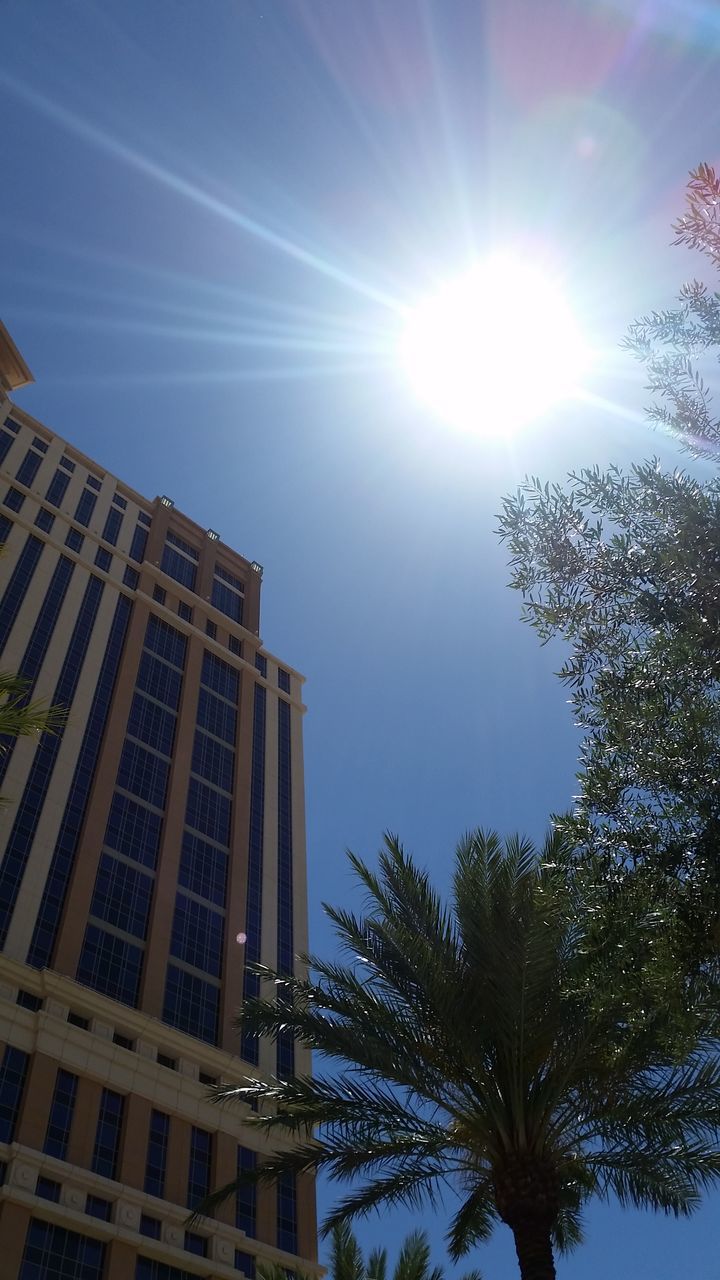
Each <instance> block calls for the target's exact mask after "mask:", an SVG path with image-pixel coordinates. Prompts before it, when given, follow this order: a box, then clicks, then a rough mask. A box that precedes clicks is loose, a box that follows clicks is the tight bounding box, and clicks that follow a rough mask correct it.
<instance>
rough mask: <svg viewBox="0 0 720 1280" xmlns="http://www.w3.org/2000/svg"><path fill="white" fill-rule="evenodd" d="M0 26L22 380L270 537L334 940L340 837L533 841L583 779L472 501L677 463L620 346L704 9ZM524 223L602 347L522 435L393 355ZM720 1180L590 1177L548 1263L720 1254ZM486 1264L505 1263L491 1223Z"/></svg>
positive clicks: (281, 0)
mask: <svg viewBox="0 0 720 1280" xmlns="http://www.w3.org/2000/svg"><path fill="white" fill-rule="evenodd" d="M0 30H1V31H2V48H3V54H2V59H1V61H0V121H1V122H2V123H1V129H2V179H1V185H0V234H1V238H0V246H1V248H0V258H1V260H2V268H3V279H2V294H1V295H0V296H1V309H2V314H3V318H4V320H5V322H6V323H7V324H8V327H9V328H10V330H11V332H12V333H13V335H14V337H15V339H16V341H17V342H18V345H19V346H20V348H21V350H22V352H23V354H24V356H25V357H26V359H27V361H28V363H29V364H30V366H31V368H32V369H33V372H34V374H35V376H36V378H37V384H36V385H35V386H33V387H31V388H28V389H27V390H26V391H23V392H21V393H19V394H18V397H17V398H18V401H19V403H21V404H22V405H23V406H24V407H26V408H27V409H28V410H29V411H30V412H31V413H34V414H35V415H36V416H37V417H39V418H40V419H41V420H42V421H44V422H46V423H47V424H48V426H50V427H52V428H53V429H55V430H57V431H58V432H60V433H61V434H63V435H65V436H67V438H68V439H70V440H71V441H72V442H73V443H74V444H75V445H77V446H78V447H80V448H81V449H83V450H85V451H86V452H87V453H89V454H90V455H91V456H93V457H95V458H97V459H98V460H99V461H100V462H102V463H103V464H104V465H105V466H106V467H108V468H109V469H110V470H112V471H114V472H115V473H117V474H118V475H120V476H122V478H123V479H124V480H126V481H128V482H129V483H131V484H133V485H134V486H135V487H136V488H137V489H139V490H140V491H141V492H143V493H145V494H147V495H149V496H154V495H155V494H156V493H167V494H169V495H170V496H171V497H172V498H174V500H175V502H176V504H177V506H178V507H180V508H181V509H182V510H184V511H186V512H188V514H190V515H191V516H193V517H194V518H195V519H196V520H198V521H199V522H200V523H201V524H202V525H206V526H211V527H213V528H215V529H217V530H219V531H220V534H221V536H222V538H223V540H224V541H226V542H227V543H229V544H230V545H231V546H234V547H236V548H237V549H238V550H240V551H241V552H243V553H244V554H246V555H247V556H248V557H249V558H251V559H257V560H259V561H260V562H261V563H262V564H263V565H264V567H265V579H264V587H263V623H262V635H263V640H264V642H265V644H266V646H267V647H268V648H269V649H270V650H272V651H273V652H276V653H277V654H278V655H280V656H281V657H282V658H283V659H285V660H286V661H287V662H289V663H291V664H292V665H294V666H296V667H297V668H299V669H300V670H301V671H303V672H304V673H305V674H306V675H307V679H308V683H307V686H306V694H307V698H306V700H307V704H308V708H309V711H308V716H307V719H306V738H305V742H306V784H307V805H308V841H309V878H310V902H311V927H312V940H313V943H314V945H315V947H316V948H317V949H324V948H326V947H328V946H329V945H330V940H329V938H328V934H327V931H326V929H325V926H324V923H323V919H322V915H321V910H320V901H321V899H323V898H325V899H329V900H331V901H347V900H348V897H349V895H350V894H351V892H352V890H351V882H350V880H349V877H348V874H347V870H346V866H345V861H344V852H343V851H344V849H345V847H347V846H350V847H352V848H353V849H354V850H356V851H358V852H361V853H364V854H366V855H368V856H373V854H374V852H375V850H376V848H377V845H378V842H379V839H380V836H381V833H382V831H383V829H384V828H390V829H392V830H394V831H398V832H399V833H400V835H401V836H402V838H403V839H404V841H405V842H406V844H407V845H408V847H410V848H412V849H413V850H414V851H415V853H416V855H417V857H418V859H419V860H421V861H422V862H424V863H426V864H427V865H428V866H430V867H431V868H432V869H433V871H434V873H435V874H436V876H437V878H438V880H439V881H440V882H444V881H445V880H446V878H447V872H448V867H449V865H450V856H451V851H452V849H453V846H454V843H455V841H456V839H457V837H458V836H459V835H460V834H461V832H463V831H464V830H465V829H467V828H468V827H469V826H475V825H478V824H481V825H489V826H494V827H497V828H498V829H500V830H501V831H503V832H509V831H513V830H516V829H520V830H524V831H526V832H529V833H530V834H532V835H534V836H538V837H539V836H541V834H542V832H543V830H544V828H545V825H546V822H547V816H548V814H549V813H550V812H552V811H553V810H560V809H563V808H564V807H566V806H567V805H568V804H569V802H570V798H571V796H572V793H573V786H574V777H573V775H574V759H575V749H576V741H575V736H574V732H573V729H572V726H571V721H570V716H569V714H568V709H567V706H566V705H565V697H566V695H565V693H564V691H563V689H562V687H561V686H560V685H559V683H558V682H557V681H556V680H555V679H554V676H553V671H554V669H555V668H556V667H557V666H558V665H559V653H558V651H557V650H555V651H553V649H552V648H546V649H541V648H540V647H539V645H538V644H537V642H536V640H535V637H534V635H533V633H532V632H531V631H530V630H529V629H528V628H526V627H523V626H522V625H521V624H520V622H519V620H518V609H519V601H518V599H517V598H516V597H515V596H514V595H513V593H511V592H510V591H509V590H508V589H507V588H506V585H505V584H506V581H507V577H508V572H507V566H506V564H505V557H504V553H503V550H502V548H501V547H499V545H498V542H497V539H496V537H495V536H494V533H493V529H494V525H495V517H494V513H495V512H496V511H497V510H498V508H499V502H500V497H501V495H502V494H503V493H504V492H506V491H508V490H509V489H511V488H514V487H515V485H516V484H517V483H518V482H519V481H520V479H521V478H522V476H523V475H524V473H526V472H531V473H535V474H540V475H542V476H543V477H547V478H559V477H561V476H562V474H563V473H564V472H565V471H566V470H568V469H569V468H570V467H572V466H577V465H582V464H584V463H592V462H599V463H602V464H605V463H608V462H610V461H615V462H618V463H620V464H627V463H628V462H629V461H631V460H632V459H640V458H642V457H644V456H647V455H648V454H650V453H652V452H660V453H661V454H662V455H663V456H664V458H665V459H666V460H674V454H673V452H672V450H671V449H670V448H669V447H666V446H663V444H662V442H661V441H659V440H658V439H657V438H656V437H653V436H652V435H651V434H650V432H649V430H648V428H647V427H646V426H645V425H644V423H643V420H642V417H641V415H640V414H639V412H638V410H639V409H640V408H641V406H642V404H643V399H644V397H643V392H642V386H641V383H642V378H641V374H640V372H639V370H638V368H637V367H636V366H634V365H633V363H632V362H631V361H630V360H629V358H628V357H626V356H624V355H621V354H620V353H618V352H617V350H616V344H617V341H618V340H619V338H620V337H621V335H622V332H623V330H624V329H625V327H626V325H627V324H628V323H629V321H630V320H631V319H632V318H633V316H634V315H636V314H637V313H638V312H639V311H640V310H642V309H643V308H646V307H650V306H653V305H663V304H665V303H668V302H669V301H670V300H671V297H672V295H673V292H674V290H675V288H676V286H678V285H679V284H680V283H681V281H682V279H683V278H684V276H685V275H687V274H689V273H690V272H691V270H692V261H691V259H690V258H689V257H688V255H687V254H686V253H685V252H684V251H681V250H677V249H675V250H670V249H669V248H668V244H669V241H670V239H671V235H670V227H669V224H670V221H671V219H672V217H673V216H675V215H676V214H677V212H678V211H679V209H680V206H681V201H682V191H683V185H684V181H685V177H686V173H687V171H688V169H689V168H690V167H691V166H693V165H695V164H697V163H698V162H699V161H701V160H708V161H711V162H712V161H716V160H717V159H718V145H719V139H720V128H719V126H720V96H719V95H718V91H717V83H718V81H717V76H718V52H719V51H720V11H719V10H718V8H717V6H716V5H715V4H712V3H708V4H705V3H702V0H694V2H693V3H691V2H690V0H643V2H642V3H641V2H640V0H627V2H626V3H623V0H615V2H612V0H606V2H605V3H602V2H600V0H597V2H594V0H578V2H576V3H573V0H497V2H496V3H494V2H493V0H488V3H482V0H121V2H120V3H119V2H118V0H0ZM517 243H521V244H522V245H524V246H525V249H526V250H528V251H530V252H532V253H542V254H545V253H549V254H551V255H553V256H554V257H555V259H556V260H557V261H558V262H559V263H561V264H562V269H563V271H564V274H565V278H566V287H567V288H569V291H570V294H571V297H572V301H573V304H574V306H575V308H576V310H577V312H578V314H579V315H580V316H581V318H582V323H583V326H584V327H585V328H586V329H587V331H588V332H589V333H590V334H591V335H592V339H593V341H594V342H595V343H596V344H597V345H598V346H600V347H602V348H604V349H605V350H606V352H607V354H606V355H605V356H604V357H603V358H602V359H601V360H600V362H599V364H598V365H597V367H596V370H595V373H594V375H593V379H592V381H591V383H590V384H589V388H588V389H589V391H590V392H591V393H592V395H593V396H594V397H595V399H594V400H593V399H585V400H584V401H582V402H580V403H571V404H568V405H566V406H564V407H563V408H562V409H559V410H556V411H554V412H552V413H549V414H547V415H546V416H545V418H544V419H542V420H541V421H539V422H537V423H535V424H533V426H532V428H531V429H528V430H527V431H526V432H524V433H523V435H522V436H520V437H517V438H516V439H515V440H514V441H513V442H512V443H507V442H503V441H501V440H497V439H493V438H490V439H488V438H480V437H478V436H473V435H459V434H456V433H452V432H449V431H447V430H446V428H445V427H444V426H443V424H442V423H441V422H438V421H436V420H434V419H433V418H432V417H431V416H429V415H428V414H426V413H423V412H422V411H421V409H420V408H419V407H418V405H417V404H416V403H415V402H414V401H413V399H412V397H411V395H410V394H409V393H408V389H407V387H406V386H405V385H404V383H403V381H402V379H401V378H400V377H399V375H398V371H397V362H396V360H395V358H394V344H395V342H396V339H397V333H398V323H399V321H398V316H399V314H400V311H399V309H401V308H402V306H405V305H408V304H411V303H412V301H413V300H414V299H415V298H417V297H419V296H422V295H423V294H424V293H425V292H426V291H427V290H428V288H431V287H432V286H433V284H436V283H437V282H439V281H442V280H443V279H444V278H446V277H447V276H449V275H452V274H453V273H455V272H457V271H458V270H460V269H461V268H462V267H463V265H464V264H466V263H467V262H468V261H470V260H471V259H472V258H473V256H475V255H482V254H483V253H486V252H488V251H490V250H492V249H495V248H498V247H504V246H506V245H508V244H510V245H514V244H517ZM517 305H518V308H520V307H522V297H520V296H519V297H518V299H517ZM508 341H509V342H511V341H512V333H511V332H508ZM517 376H518V377H521V376H522V353H518V365H517ZM512 394H513V388H512V386H511V385H509V386H508V387H507V395H508V397H511V396H512ZM322 1202H324V1203H326V1202H327V1196H326V1193H325V1192H324V1191H323V1193H322ZM321 1207H322V1206H321ZM717 1208H718V1201H717V1199H716V1200H715V1201H714V1203H713V1204H711V1205H710V1206H708V1207H707V1208H706V1209H705V1210H703V1212H702V1213H701V1214H699V1215H698V1216H697V1217H696V1218H695V1219H693V1220H692V1221H691V1222H690V1223H680V1224H677V1223H675V1222H668V1221H666V1220H664V1219H659V1218H655V1217H652V1216H649V1215H645V1216H641V1215H639V1214H635V1213H621V1212H620V1211H619V1210H616V1209H613V1208H603V1207H601V1208H599V1209H595V1210H593V1211H592V1212H591V1214H590V1215H589V1219H588V1243H587V1244H586V1246H585V1247H584V1248H583V1249H582V1250H580V1251H579V1252H578V1253H577V1254H575V1256H574V1257H573V1259H572V1260H571V1261H570V1262H569V1263H561V1264H560V1270H559V1275H560V1277H561V1280H563V1278H564V1277H568V1278H569V1277H570V1276H572V1277H573V1280H595V1278H599V1277H600V1276H602V1277H605V1276H607V1275H612V1276H621V1277H625V1276H627V1277H632V1278H633V1280H676V1277H678V1276H680V1275H692V1276H694V1277H697V1278H698V1280H704V1278H705V1277H711V1276H715V1275H716V1274H717ZM411 1221H412V1217H411V1216H409V1217H402V1216H399V1215H398V1216H393V1217H386V1218H384V1219H382V1220H379V1219H372V1220H370V1221H369V1222H368V1223H367V1225H366V1227H364V1228H363V1230H362V1236H363V1239H364V1240H366V1241H367V1242H368V1243H372V1242H381V1241H382V1242H383V1243H388V1244H389V1245H390V1246H392V1245H393V1244H394V1243H396V1242H397V1240H398V1239H399V1237H400V1236H401V1234H402V1232H403V1230H404V1229H405V1227H406V1226H407V1225H408V1224H409V1222H411ZM426 1225H428V1226H429V1228H430V1229H431V1231H432V1236H433V1244H434V1250H435V1258H436V1261H439V1262H441V1261H443V1260H444V1250H443V1246H442V1220H441V1218H437V1219H428V1220H427V1222H426ZM471 1262H472V1264H473V1265H478V1266H480V1267H481V1268H482V1270H483V1272H484V1275H485V1277H486V1280H511V1278H512V1280H514V1277H515V1275H516V1264H515V1260H514V1256H513V1252H512V1245H511V1240H510V1236H509V1233H507V1232H506V1231H505V1230H504V1229H501V1230H500V1232H499V1233H498V1236H497V1239H496V1242H495V1243H494V1244H493V1245H492V1246H490V1247H488V1248H486V1249H483V1250H481V1251H480V1252H479V1253H478V1255H477V1257H474V1258H473V1259H472V1260H471ZM448 1270H449V1271H451V1268H448Z"/></svg>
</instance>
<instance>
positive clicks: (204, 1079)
mask: <svg viewBox="0 0 720 1280" xmlns="http://www.w3.org/2000/svg"><path fill="white" fill-rule="evenodd" d="M198 1080H199V1081H200V1084H206V1085H215V1084H217V1082H218V1078H217V1076H209V1075H208V1073H207V1071H198Z"/></svg>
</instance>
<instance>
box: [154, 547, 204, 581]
mask: <svg viewBox="0 0 720 1280" xmlns="http://www.w3.org/2000/svg"><path fill="white" fill-rule="evenodd" d="M160 568H161V569H162V571H163V573H166V574H167V575H168V576H169V577H170V578H174V579H175V581H176V582H180V583H182V585H183V586H184V587H188V588H189V589H190V591H194V590H195V579H196V577H197V566H196V564H195V562H194V561H193V560H188V558H187V556H185V555H183V554H182V552H180V551H176V550H175V548H174V547H171V546H168V544H167V543H166V544H165V546H164V547H163V553H162V560H161V561H160Z"/></svg>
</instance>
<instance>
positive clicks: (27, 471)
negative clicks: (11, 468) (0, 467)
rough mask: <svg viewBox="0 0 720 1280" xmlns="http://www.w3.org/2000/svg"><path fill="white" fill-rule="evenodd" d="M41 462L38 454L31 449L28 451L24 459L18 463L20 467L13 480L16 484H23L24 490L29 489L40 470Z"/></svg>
mask: <svg viewBox="0 0 720 1280" xmlns="http://www.w3.org/2000/svg"><path fill="white" fill-rule="evenodd" d="M41 462H42V458H41V457H40V454H39V453H35V452H34V450H32V449H28V451H27V453H26V454H25V457H24V458H23V460H22V462H21V463H20V466H19V467H18V469H17V471H16V472H15V479H16V480H17V482H18V484H24V485H25V487H26V489H29V488H30V486H31V485H32V482H33V480H34V479H35V477H36V475H37V473H38V471H39V470H40V463H41Z"/></svg>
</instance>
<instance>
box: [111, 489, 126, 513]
mask: <svg viewBox="0 0 720 1280" xmlns="http://www.w3.org/2000/svg"><path fill="white" fill-rule="evenodd" d="M112 500H113V505H114V506H116V507H119V508H120V510H121V511H126V510H127V502H126V500H125V498H123V497H122V495H121V494H119V493H114V494H113V496H112Z"/></svg>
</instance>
